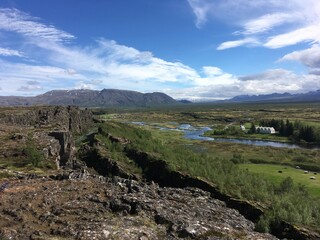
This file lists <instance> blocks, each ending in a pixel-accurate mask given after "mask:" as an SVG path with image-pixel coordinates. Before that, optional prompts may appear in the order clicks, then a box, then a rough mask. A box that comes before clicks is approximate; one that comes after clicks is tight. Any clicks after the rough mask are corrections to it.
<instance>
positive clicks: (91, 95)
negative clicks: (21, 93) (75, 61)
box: [0, 89, 178, 107]
mask: <svg viewBox="0 0 320 240" xmlns="http://www.w3.org/2000/svg"><path fill="white" fill-rule="evenodd" d="M177 103H178V101H176V100H174V99H173V98H171V97H169V96H168V95H166V94H164V93H160V92H154V93H140V92H135V91H126V90H116V89H103V90H102V91H95V90H53V91H50V92H46V93H44V94H41V95H38V96H35V97H16V96H0V106H32V105H75V106H81V107H119V106H128V107H130V106H132V107H146V106H155V105H164V104H177Z"/></svg>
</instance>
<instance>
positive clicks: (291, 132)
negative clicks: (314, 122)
mask: <svg viewBox="0 0 320 240" xmlns="http://www.w3.org/2000/svg"><path fill="white" fill-rule="evenodd" d="M259 125H260V126H264V127H273V128H274V129H275V130H276V131H277V132H278V134H279V136H283V137H289V138H291V139H292V140H295V141H301V140H303V141H306V142H318V143H320V129H319V128H317V127H314V126H308V125H306V124H303V123H301V122H300V121H297V120H296V121H294V122H291V121H289V120H288V119H287V120H286V121H284V120H277V119H262V120H260V121H259ZM249 133H256V127H255V125H254V123H252V125H251V128H250V130H249Z"/></svg>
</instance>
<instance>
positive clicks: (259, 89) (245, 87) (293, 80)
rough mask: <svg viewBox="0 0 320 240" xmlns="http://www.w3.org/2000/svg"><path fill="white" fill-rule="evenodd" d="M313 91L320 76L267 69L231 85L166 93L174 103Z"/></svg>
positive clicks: (318, 85)
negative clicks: (181, 100)
mask: <svg viewBox="0 0 320 240" xmlns="http://www.w3.org/2000/svg"><path fill="white" fill-rule="evenodd" d="M315 89H320V76H316V75H297V74H295V73H293V72H291V71H288V70H285V69H270V70H268V71H265V72H263V73H258V74H253V75H247V76H242V77H238V78H236V77H234V79H233V81H232V82H229V83H227V84H216V85H214V84H211V85H206V86H198V87H193V88H184V89H178V90H167V91H166V92H167V93H168V94H170V95H171V96H173V97H174V98H177V99H190V100H193V101H198V100H208V101H209V100H222V99H228V98H232V97H234V96H238V95H245V94H249V95H256V94H271V93H275V92H277V93H284V92H291V93H299V92H308V91H314V90H315Z"/></svg>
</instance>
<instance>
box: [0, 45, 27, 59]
mask: <svg viewBox="0 0 320 240" xmlns="http://www.w3.org/2000/svg"><path fill="white" fill-rule="evenodd" d="M0 56H15V57H23V53H22V52H19V51H17V50H13V49H8V48H2V47H0Z"/></svg>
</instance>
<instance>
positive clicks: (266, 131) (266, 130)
mask: <svg viewBox="0 0 320 240" xmlns="http://www.w3.org/2000/svg"><path fill="white" fill-rule="evenodd" d="M256 132H257V133H263V134H275V133H276V130H275V129H274V128H273V127H256Z"/></svg>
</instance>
